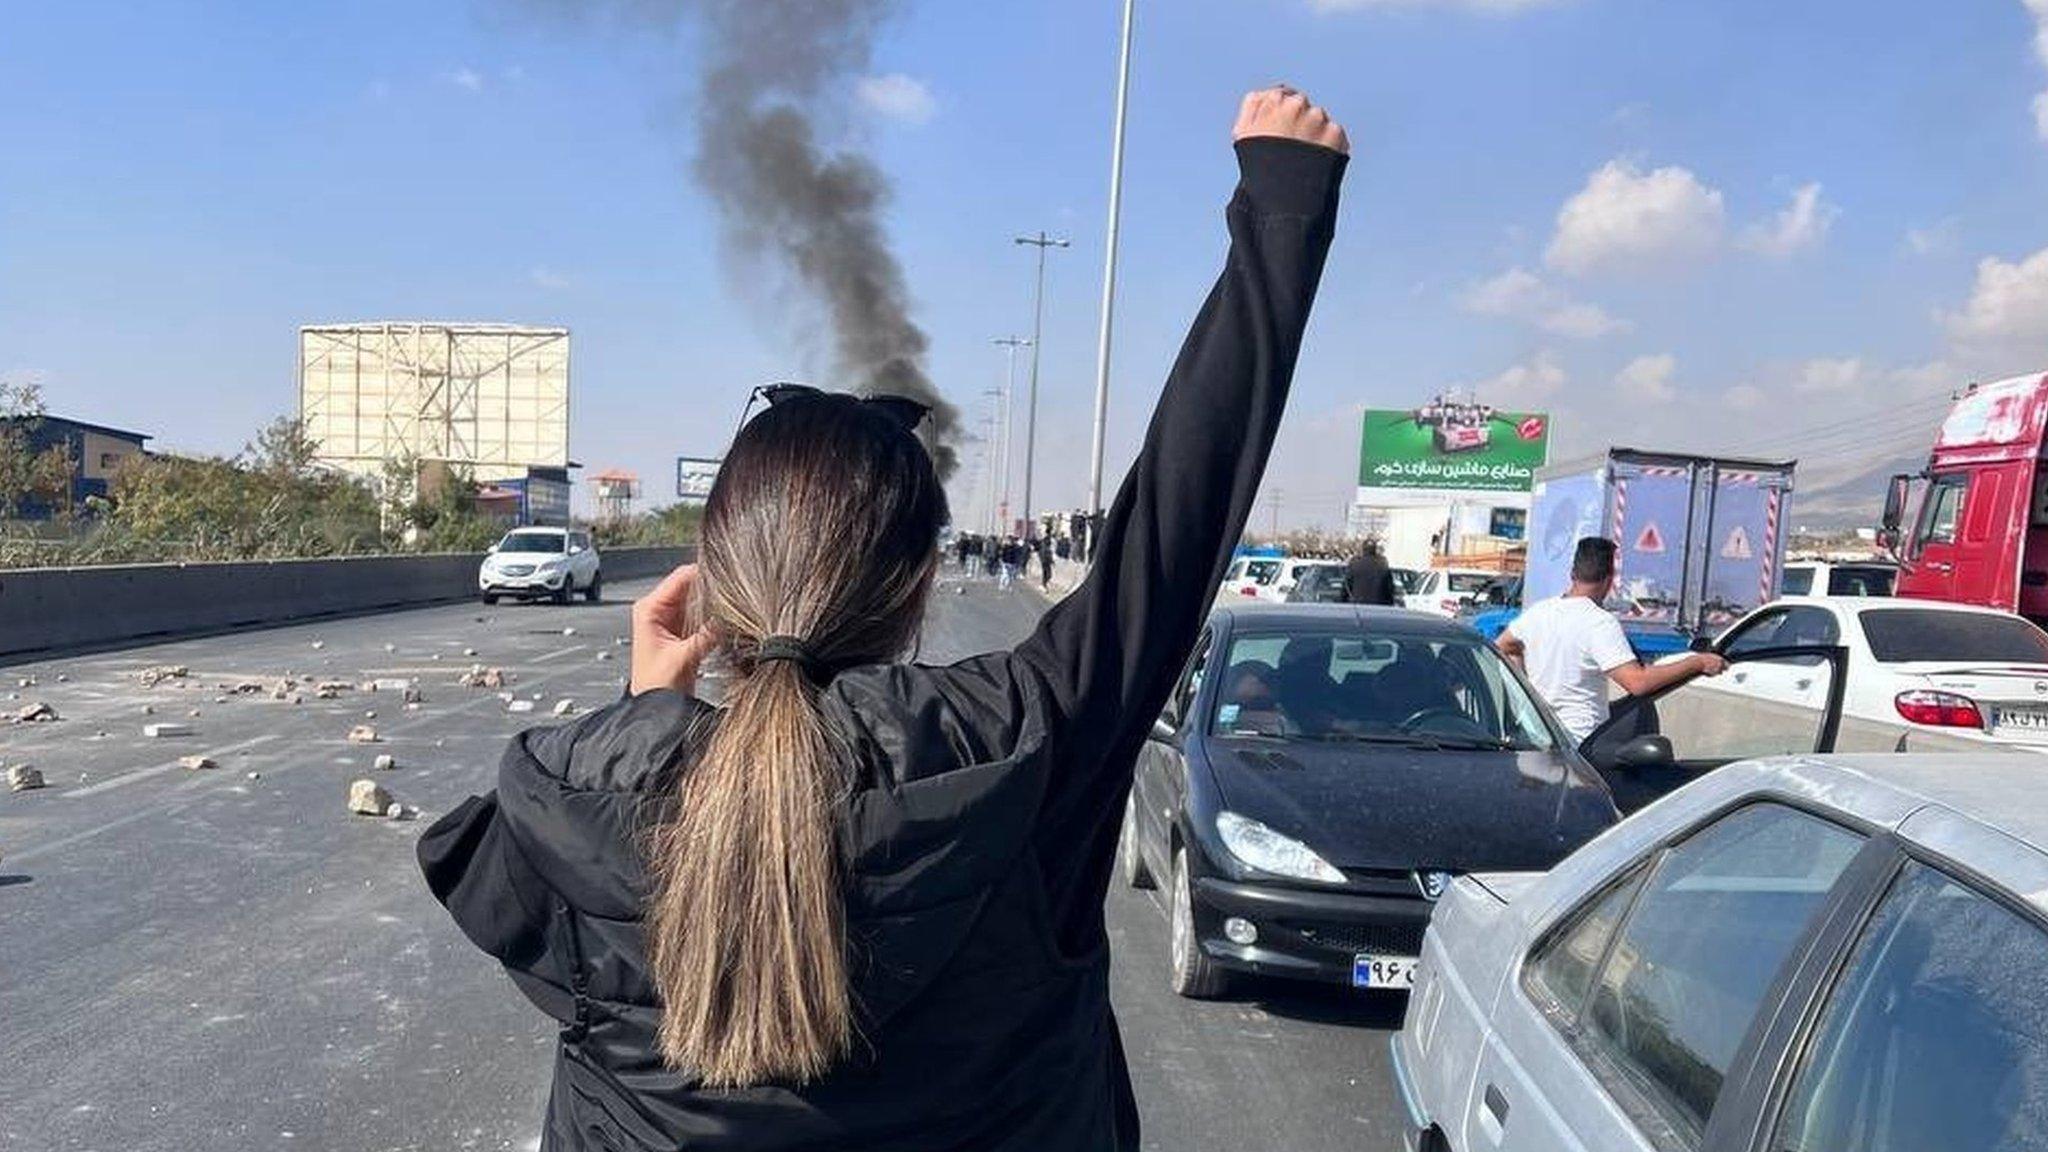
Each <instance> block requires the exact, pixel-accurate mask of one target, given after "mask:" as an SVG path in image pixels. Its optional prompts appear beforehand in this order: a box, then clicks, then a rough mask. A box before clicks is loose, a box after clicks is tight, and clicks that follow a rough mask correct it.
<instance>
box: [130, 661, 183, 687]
mask: <svg viewBox="0 0 2048 1152" xmlns="http://www.w3.org/2000/svg"><path fill="white" fill-rule="evenodd" d="M191 674H192V669H190V668H187V667H186V666H184V665H183V664H159V665H157V666H156V667H154V668H144V669H143V670H142V671H140V672H137V673H136V674H135V678H136V679H138V680H140V681H142V686H143V687H144V688H154V687H156V686H157V685H158V684H161V683H163V682H164V681H166V680H183V679H184V678H185V677H187V676H190V675H191Z"/></svg>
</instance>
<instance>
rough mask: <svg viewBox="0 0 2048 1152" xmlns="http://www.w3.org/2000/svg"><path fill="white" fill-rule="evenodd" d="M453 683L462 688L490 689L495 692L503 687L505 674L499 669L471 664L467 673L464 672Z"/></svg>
mask: <svg viewBox="0 0 2048 1152" xmlns="http://www.w3.org/2000/svg"><path fill="white" fill-rule="evenodd" d="M455 682H456V683H457V684H460V685H462V686H463V687H464V688H490V689H494V690H495V689H498V688H503V687H504V686H505V673H504V671H503V670H502V669H499V668H486V667H484V666H483V665H481V664H472V665H470V666H469V671H467V672H464V673H463V674H462V676H461V677H460V678H459V679H457V680H456V681H455Z"/></svg>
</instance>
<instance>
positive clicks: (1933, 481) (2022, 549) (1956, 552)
mask: <svg viewBox="0 0 2048 1152" xmlns="http://www.w3.org/2000/svg"><path fill="white" fill-rule="evenodd" d="M2044 431H2048V375H2043V374H2038V373H2037V374H2034V375H2029V376H2015V377H2013V378H2012V379H2010V380H2001V381H1999V382H1998V383H1996V384H1984V385H1972V386H1971V387H1970V389H1969V390H1968V391H1966V392H1964V393H1963V394H1962V395H1961V396H1959V397H1957V399H1956V402H1955V406H1954V407H1953V408H1952V409H1950V410H1949V414H1948V418H1947V419H1945V420H1943V421H1942V423H1941V429H1940V431H1938V432H1937V433H1936V434H1935V439H1934V451H1933V452H1932V453H1931V454H1930V455H1929V457H1928V461H1927V470H1926V471H1925V472H1923V473H1921V474H1920V475H1919V476H1906V475H1900V476H1894V477H1892V480H1891V487H1890V489H1889V490H1888V491H1887V492H1886V494H1885V505H1884V520H1883V528H1882V531H1881V532H1880V534H1879V540H1880V541H1881V542H1882V543H1883V544H1884V546H1885V547H1886V548H1888V549H1889V550H1891V552H1892V553H1893V555H1894V556H1895V557H1896V558H1897V559H1898V561H1899V579H1898V585H1897V587H1896V590H1895V591H1896V594H1897V595H1900V596H1910V597H1917V598H1919V599H1922V600H1946V601H1949V602H1951V603H1956V604H1980V605H1984V606H1986V607H1990V608H2003V609H2005V610H2006V611H2009V612H2015V611H2016V612H2018V613H2020V614H2021V615H2023V616H2026V617H2028V618H2029V619H2032V620H2033V621H2034V622H2035V623H2037V624H2043V623H2048V468H2044V467H2043V465H2044V463H2048V462H2044V460H2043V459H2042V454H2043V451H2044V446H2043V443H2042V437H2043V433H2044ZM1916 489H1917V490H1918V491H1917V495H1918V503H1917V505H1914V496H1915V495H1916V491H1915V490H1916ZM1909 507H1913V508H1914V514H1913V515H1912V517H1911V519H1910V520H1908V519H1907V511H1908V508H1909Z"/></svg>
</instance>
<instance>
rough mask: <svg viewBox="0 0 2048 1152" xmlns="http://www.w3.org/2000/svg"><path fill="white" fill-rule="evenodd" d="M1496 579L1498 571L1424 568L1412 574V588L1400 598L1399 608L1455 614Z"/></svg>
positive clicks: (1438, 613) (1436, 613)
mask: <svg viewBox="0 0 2048 1152" xmlns="http://www.w3.org/2000/svg"><path fill="white" fill-rule="evenodd" d="M1498 579H1500V573H1498V572H1488V571H1485V570H1484V569H1479V568H1430V569H1426V570H1424V571H1421V572H1417V573H1416V574H1415V587H1414V588H1413V589H1412V590H1410V591H1409V592H1408V593H1407V594H1406V595H1404V596H1402V597H1401V607H1403V608H1410V609H1413V610H1415V611H1417V612H1427V613H1429V614H1430V615H1432V616H1456V615H1457V614H1458V610H1459V609H1461V608H1467V607H1470V606H1471V604H1472V598H1473V597H1475V596H1477V595H1479V593H1480V592H1482V591H1484V590H1485V588H1486V586H1487V585H1488V584H1490V583H1492V582H1493V581H1495V580H1498Z"/></svg>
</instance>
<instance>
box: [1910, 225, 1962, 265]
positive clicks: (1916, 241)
mask: <svg viewBox="0 0 2048 1152" xmlns="http://www.w3.org/2000/svg"><path fill="white" fill-rule="evenodd" d="M1962 224H1963V222H1962V220H1961V219H1960V218H1959V217H1955V216H1944V217H1942V218H1941V219H1939V220H1936V221H1935V222H1934V223H1932V224H1929V225H1928V226H1927V227H1925V228H1908V229H1907V230H1906V251H1908V252H1911V253H1912V254H1913V255H1915V256H1946V255H1948V254H1949V253H1951V252H1954V251H1955V250H1956V244H1957V243H1958V241H1959V239H1960V231H1961V229H1962Z"/></svg>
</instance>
